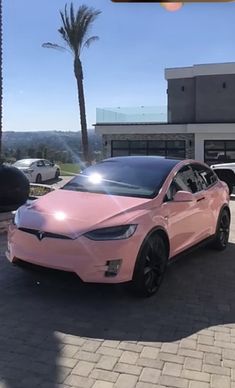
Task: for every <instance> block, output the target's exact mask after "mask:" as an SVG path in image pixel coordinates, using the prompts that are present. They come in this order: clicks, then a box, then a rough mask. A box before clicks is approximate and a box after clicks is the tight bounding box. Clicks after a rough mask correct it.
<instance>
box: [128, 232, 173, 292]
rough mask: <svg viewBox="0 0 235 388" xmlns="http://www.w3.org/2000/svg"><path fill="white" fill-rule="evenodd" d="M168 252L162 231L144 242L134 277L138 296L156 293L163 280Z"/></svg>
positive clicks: (133, 280)
mask: <svg viewBox="0 0 235 388" xmlns="http://www.w3.org/2000/svg"><path fill="white" fill-rule="evenodd" d="M167 259H168V252H167V246H166V243H165V240H164V238H163V237H162V236H161V234H160V233H155V234H153V235H151V236H150V237H149V238H148V239H147V240H146V241H145V242H144V244H143V246H142V248H141V250H140V252H139V255H138V257H137V260H136V265H135V269H134V274H133V279H132V284H131V285H132V290H133V291H134V292H135V294H137V295H138V296H142V297H148V296H151V295H153V294H155V293H156V292H157V291H158V289H159V287H160V285H161V282H162V280H163V277H164V274H165V270H166V266H167Z"/></svg>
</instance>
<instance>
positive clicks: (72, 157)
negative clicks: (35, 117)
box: [3, 129, 102, 163]
mask: <svg viewBox="0 0 235 388" xmlns="http://www.w3.org/2000/svg"><path fill="white" fill-rule="evenodd" d="M88 136H89V142H90V148H91V152H92V154H93V157H94V158H96V159H97V158H100V154H101V150H102V140H101V136H100V135H97V134H96V133H95V131H94V129H89V130H88ZM3 154H4V156H5V159H8V160H10V159H17V160H18V159H21V158H25V157H31V158H34V157H39V158H47V159H53V160H56V161H61V162H64V163H70V162H74V161H78V160H79V158H80V156H81V132H72V131H67V132H65V131H35V132H33V131H32V132H3Z"/></svg>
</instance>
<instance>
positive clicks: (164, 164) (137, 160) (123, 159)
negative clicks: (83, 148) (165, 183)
mask: <svg viewBox="0 0 235 388" xmlns="http://www.w3.org/2000/svg"><path fill="white" fill-rule="evenodd" d="M102 162H118V163H121V164H122V163H123V165H126V164H129V165H136V166H138V164H139V165H146V166H148V167H150V168H151V167H158V168H168V169H171V168H174V167H175V166H176V165H177V164H180V163H182V160H179V159H171V158H165V157H162V156H144V155H143V156H117V157H113V158H108V159H104V160H103V161H102ZM102 162H101V163H102Z"/></svg>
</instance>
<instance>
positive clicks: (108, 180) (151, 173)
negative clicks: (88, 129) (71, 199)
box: [62, 157, 176, 198]
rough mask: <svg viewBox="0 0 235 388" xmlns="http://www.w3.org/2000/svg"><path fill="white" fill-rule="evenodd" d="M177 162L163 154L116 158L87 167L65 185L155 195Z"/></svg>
mask: <svg viewBox="0 0 235 388" xmlns="http://www.w3.org/2000/svg"><path fill="white" fill-rule="evenodd" d="M175 164H176V161H173V160H167V161H166V160H165V159H160V158H159V159H158V158H143V159H142V158H141V157H140V158H114V159H113V160H106V161H104V162H101V163H99V164H97V165H95V166H91V167H88V168H86V169H85V170H84V171H83V172H82V173H81V174H79V175H78V176H76V177H75V178H74V179H72V180H71V181H70V182H68V183H67V184H66V185H65V186H64V187H63V188H62V189H63V190H72V191H86V192H90V193H102V194H108V195H122V196H128V197H142V198H153V197H154V196H156V195H157V194H158V192H159V190H160V188H161V186H162V184H163V182H164V181H165V179H166V177H167V176H168V174H169V172H170V171H171V169H172V168H173V166H174V165H175Z"/></svg>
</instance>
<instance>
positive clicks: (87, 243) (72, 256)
mask: <svg viewBox="0 0 235 388" xmlns="http://www.w3.org/2000/svg"><path fill="white" fill-rule="evenodd" d="M137 229H138V228H137ZM141 242H142V240H141V239H140V235H139V233H135V234H134V235H133V236H132V237H131V238H129V239H126V240H117V241H92V240H89V239H88V238H86V237H84V236H81V237H79V238H77V239H76V240H72V239H71V240H70V239H69V240H63V239H59V238H47V237H45V238H43V239H42V240H41V241H40V240H39V239H38V238H37V237H36V236H35V235H31V234H29V233H26V232H23V231H20V230H18V229H17V228H16V226H14V225H13V224H11V225H10V227H9V231H8V249H7V252H6V257H7V258H8V260H9V261H10V262H17V260H22V261H25V262H28V263H32V264H36V265H40V266H43V267H48V268H54V269H59V270H63V271H69V272H75V273H76V274H77V275H78V276H79V277H80V279H81V280H83V281H84V282H95V283H122V282H127V281H130V280H131V279H132V276H133V271H134V266H135V261H136V257H137V255H138V251H139V249H140V245H141ZM110 260H122V263H121V266H120V269H119V271H118V273H117V275H115V276H113V277H107V276H106V275H105V274H106V271H107V270H108V265H107V262H109V261H110Z"/></svg>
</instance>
